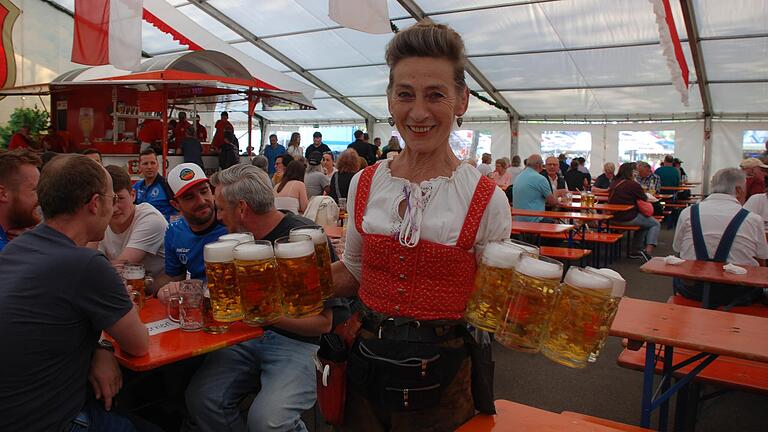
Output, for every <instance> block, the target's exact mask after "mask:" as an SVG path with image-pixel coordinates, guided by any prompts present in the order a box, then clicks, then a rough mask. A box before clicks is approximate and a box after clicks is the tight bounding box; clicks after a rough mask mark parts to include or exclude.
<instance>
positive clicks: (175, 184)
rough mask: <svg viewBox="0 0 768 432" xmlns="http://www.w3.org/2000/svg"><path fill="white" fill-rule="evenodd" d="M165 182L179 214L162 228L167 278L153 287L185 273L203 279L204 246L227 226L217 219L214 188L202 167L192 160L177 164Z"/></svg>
mask: <svg viewBox="0 0 768 432" xmlns="http://www.w3.org/2000/svg"><path fill="white" fill-rule="evenodd" d="M168 185H169V186H170V187H171V190H172V191H173V194H174V196H173V199H172V200H171V204H172V205H173V206H174V207H175V208H176V209H177V210H178V211H179V212H180V213H181V215H182V217H181V219H179V220H177V221H175V222H173V223H171V224H170V225H168V229H167V230H166V231H165V273H166V275H167V276H168V278H167V279H165V278H164V280H162V281H161V282H159V283H158V282H155V286H163V282H168V281H180V280H184V279H185V278H186V275H187V272H189V274H190V275H191V277H192V279H205V261H204V259H203V247H204V246H205V245H206V244H208V243H210V242H213V241H216V240H217V239H218V238H219V237H220V236H222V235H224V234H226V233H227V228H226V227H225V226H224V225H223V224H221V223H219V222H218V221H217V220H216V210H215V208H214V204H213V191H211V185H210V183H209V182H208V178H207V177H206V176H205V173H204V172H203V170H202V168H200V167H199V166H198V165H197V164H194V163H183V164H179V165H176V166H175V167H174V168H173V169H172V170H171V171H170V172H169V173H168Z"/></svg>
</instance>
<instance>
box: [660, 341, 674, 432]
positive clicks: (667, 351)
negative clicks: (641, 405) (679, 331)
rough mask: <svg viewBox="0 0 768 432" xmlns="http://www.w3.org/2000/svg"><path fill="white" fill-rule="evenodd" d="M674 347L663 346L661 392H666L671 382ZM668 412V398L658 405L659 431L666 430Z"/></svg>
mask: <svg viewBox="0 0 768 432" xmlns="http://www.w3.org/2000/svg"><path fill="white" fill-rule="evenodd" d="M673 352H674V347H672V346H670V345H665V346H664V371H663V377H664V378H663V381H662V384H661V392H662V393H666V392H667V390H669V387H670V385H671V384H672V356H673ZM668 413H669V399H667V400H666V401H664V403H662V404H661V406H660V407H659V431H661V432H664V431H666V430H667V425H668V423H669V422H668V421H667V419H668Z"/></svg>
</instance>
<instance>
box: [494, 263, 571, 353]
mask: <svg viewBox="0 0 768 432" xmlns="http://www.w3.org/2000/svg"><path fill="white" fill-rule="evenodd" d="M562 276H563V264H562V263H560V262H559V261H555V260H553V259H551V258H547V257H544V256H539V257H537V256H534V255H531V254H528V253H526V254H523V255H522V256H521V257H520V260H519V261H518V263H517V267H516V268H515V282H514V283H513V284H512V287H511V289H510V294H509V298H508V299H507V302H506V304H505V306H504V308H503V310H502V314H501V320H500V322H499V327H498V328H497V329H496V340H497V341H498V342H499V343H500V344H502V345H504V346H506V347H507V348H511V349H514V350H516V351H522V352H529V353H536V352H539V349H540V348H541V342H542V338H543V337H544V333H545V331H546V327H547V322H548V321H549V317H550V315H551V314H552V307H553V306H554V304H555V300H556V299H557V296H558V294H559V292H560V279H561V278H562Z"/></svg>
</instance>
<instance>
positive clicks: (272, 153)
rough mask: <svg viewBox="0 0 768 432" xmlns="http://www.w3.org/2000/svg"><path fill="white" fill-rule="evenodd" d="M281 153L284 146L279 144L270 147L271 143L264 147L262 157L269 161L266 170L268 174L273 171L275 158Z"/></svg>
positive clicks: (283, 150) (283, 152)
mask: <svg viewBox="0 0 768 432" xmlns="http://www.w3.org/2000/svg"><path fill="white" fill-rule="evenodd" d="M281 154H285V147H283V146H282V145H280V144H278V145H277V147H275V148H272V145H268V146H266V147H265V148H264V157H266V158H267V161H268V162H269V163H268V165H267V172H268V173H269V175H270V176H271V175H272V174H274V173H275V159H276V158H277V157H278V156H280V155H281Z"/></svg>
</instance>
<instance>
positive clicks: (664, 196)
mask: <svg viewBox="0 0 768 432" xmlns="http://www.w3.org/2000/svg"><path fill="white" fill-rule="evenodd" d="M654 197H656V199H660V200H664V199H670V198H672V195H671V194H655V195H654ZM595 199H596V200H597V201H599V202H603V201H608V194H607V193H605V194H595ZM573 200H574V201H580V200H581V197H580V196H579V195H574V196H573Z"/></svg>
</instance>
